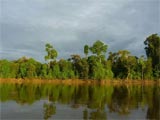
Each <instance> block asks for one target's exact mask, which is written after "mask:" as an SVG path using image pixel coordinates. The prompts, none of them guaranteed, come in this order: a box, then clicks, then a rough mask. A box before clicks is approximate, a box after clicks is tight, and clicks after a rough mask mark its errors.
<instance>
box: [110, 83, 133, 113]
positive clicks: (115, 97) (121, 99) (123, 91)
mask: <svg viewBox="0 0 160 120" xmlns="http://www.w3.org/2000/svg"><path fill="white" fill-rule="evenodd" d="M129 105H130V104H129V96H128V89H127V87H126V86H120V87H119V86H118V87H115V88H114V92H113V94H112V102H111V104H110V105H109V108H110V111H111V112H118V113H120V114H128V113H129Z"/></svg>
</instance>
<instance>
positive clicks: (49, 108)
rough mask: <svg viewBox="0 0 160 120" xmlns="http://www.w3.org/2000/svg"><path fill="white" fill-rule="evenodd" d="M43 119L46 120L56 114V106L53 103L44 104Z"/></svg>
mask: <svg viewBox="0 0 160 120" xmlns="http://www.w3.org/2000/svg"><path fill="white" fill-rule="evenodd" d="M43 108H44V119H45V120H47V119H48V118H50V117H51V116H52V115H54V114H55V113H56V106H54V104H53V103H44V105H43Z"/></svg>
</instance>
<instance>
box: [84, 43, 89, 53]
mask: <svg viewBox="0 0 160 120" xmlns="http://www.w3.org/2000/svg"><path fill="white" fill-rule="evenodd" d="M88 53H89V46H88V45H85V46H84V54H85V55H86V56H87V55H88Z"/></svg>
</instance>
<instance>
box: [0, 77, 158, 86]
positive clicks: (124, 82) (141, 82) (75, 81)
mask: <svg viewBox="0 0 160 120" xmlns="http://www.w3.org/2000/svg"><path fill="white" fill-rule="evenodd" d="M3 83H12V84H27V83H30V84H53V85H54V84H64V85H153V84H157V85H159V86H160V81H159V80H116V79H113V80H101V81H98V80H90V79H88V80H83V79H66V80H60V79H54V80H50V79H48V80H44V79H15V78H0V84H3Z"/></svg>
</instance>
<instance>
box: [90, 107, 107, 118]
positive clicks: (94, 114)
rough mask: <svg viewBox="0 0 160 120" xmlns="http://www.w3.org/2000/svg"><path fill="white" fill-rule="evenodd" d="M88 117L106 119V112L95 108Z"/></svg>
mask: <svg viewBox="0 0 160 120" xmlns="http://www.w3.org/2000/svg"><path fill="white" fill-rule="evenodd" d="M89 119H92V120H106V119H107V115H106V112H105V111H104V110H99V109H97V110H96V111H93V112H91V113H90V117H89Z"/></svg>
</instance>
